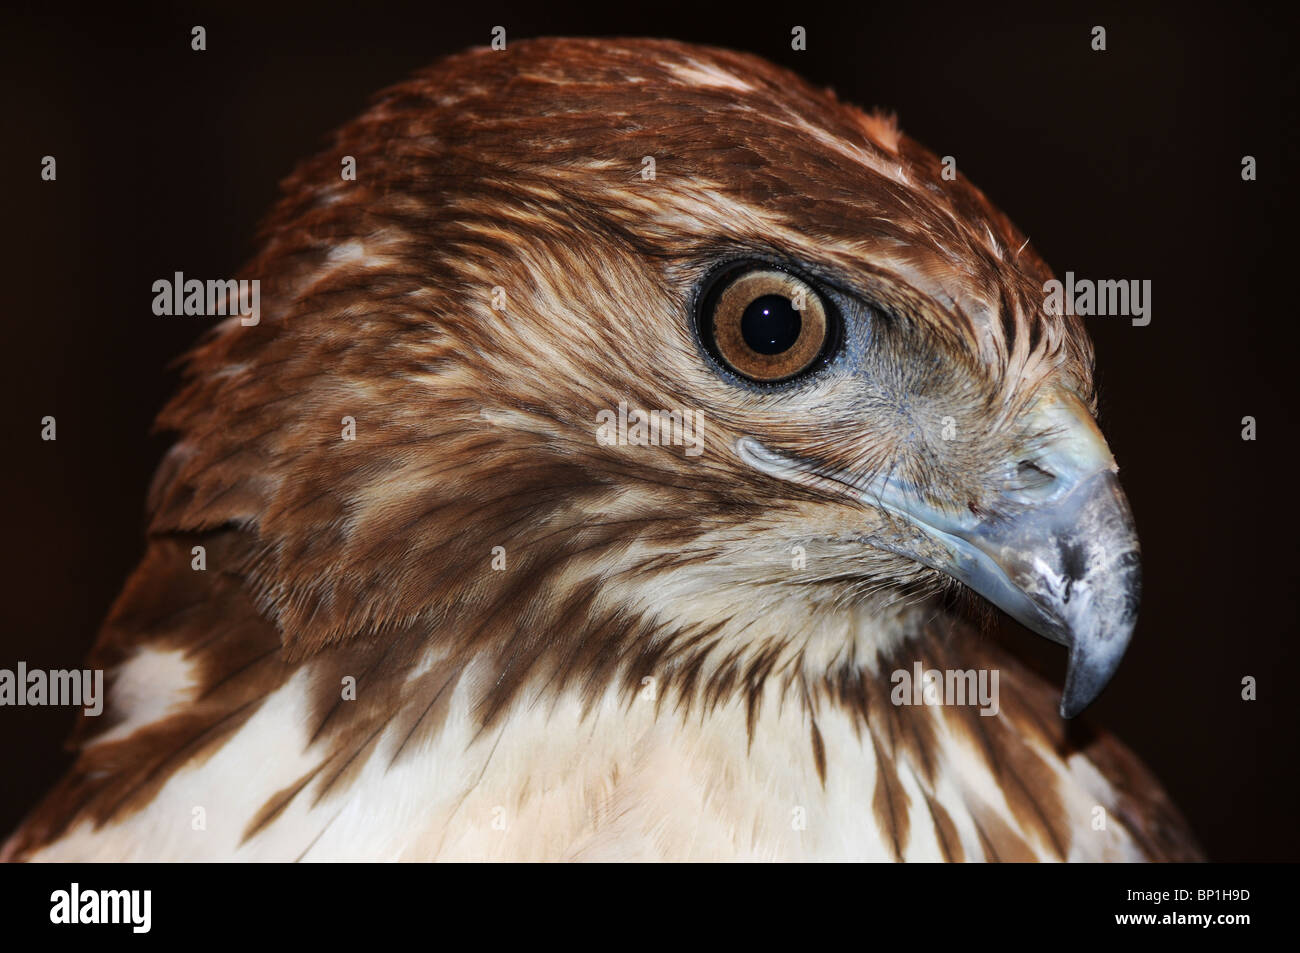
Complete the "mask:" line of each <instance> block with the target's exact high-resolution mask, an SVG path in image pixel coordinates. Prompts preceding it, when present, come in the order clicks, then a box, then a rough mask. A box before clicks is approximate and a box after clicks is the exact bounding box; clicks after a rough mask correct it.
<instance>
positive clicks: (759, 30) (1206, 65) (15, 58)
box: [0, 0, 1300, 860]
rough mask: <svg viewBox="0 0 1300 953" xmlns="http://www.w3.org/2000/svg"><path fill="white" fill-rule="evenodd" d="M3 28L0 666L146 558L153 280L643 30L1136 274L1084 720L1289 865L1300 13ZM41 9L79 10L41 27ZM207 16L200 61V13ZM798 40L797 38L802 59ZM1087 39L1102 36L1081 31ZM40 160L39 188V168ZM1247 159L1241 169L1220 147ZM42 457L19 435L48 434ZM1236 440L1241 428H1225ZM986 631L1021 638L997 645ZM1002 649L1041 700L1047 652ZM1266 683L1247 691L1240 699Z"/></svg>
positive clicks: (9, 813)
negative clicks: (447, 66) (744, 66)
mask: <svg viewBox="0 0 1300 953" xmlns="http://www.w3.org/2000/svg"><path fill="white" fill-rule="evenodd" d="M40 6H43V5H36V4H30V5H27V6H26V7H25V8H24V6H22V5H20V6H19V7H18V8H17V9H13V8H12V5H11V8H10V9H6V10H5V12H4V13H3V14H0V17H3V20H2V22H3V30H2V31H0V37H2V39H0V43H3V47H2V48H0V52H3V63H2V64H0V69H2V70H3V71H4V74H5V81H4V85H3V96H4V100H3V113H2V115H3V122H4V126H5V129H4V136H3V149H2V150H0V153H2V154H0V162H2V163H3V166H2V170H3V187H4V196H5V198H4V204H5V209H6V211H5V217H4V229H3V232H2V233H0V235H2V238H0V240H2V241H3V242H4V248H3V259H2V260H3V262H4V292H5V293H4V299H5V305H6V309H5V310H6V313H5V315H4V328H5V335H4V340H5V346H6V347H5V357H6V358H7V360H6V368H5V373H4V375H3V395H4V398H3V399H4V404H3V407H4V414H3V417H4V426H5V434H4V446H5V448H6V460H5V465H4V466H3V468H0V476H2V478H3V481H4V483H3V495H2V497H0V499H2V500H3V507H4V516H5V524H4V525H5V539H6V545H5V546H4V549H3V563H4V565H3V586H4V590H3V593H4V600H3V612H4V616H3V628H2V629H0V667H7V668H13V667H14V666H15V665H16V664H17V662H18V660H20V659H21V660H25V661H26V662H27V663H28V665H29V666H31V667H36V668H66V667H76V666H78V665H79V661H80V659H81V657H82V655H83V653H84V652H85V650H86V649H87V647H88V646H89V644H90V643H91V641H92V639H93V637H94V634H95V632H96V630H97V628H98V626H99V623H100V621H101V620H102V618H103V616H104V614H105V612H106V610H107V608H108V606H109V604H110V603H111V601H112V599H113V598H114V596H115V595H116V594H117V591H118V589H119V587H120V586H121V584H122V582H123V580H124V579H125V577H126V575H127V573H128V572H129V571H130V569H131V568H132V567H133V565H134V563H135V561H136V560H137V559H138V558H139V556H140V554H141V553H142V551H143V539H142V532H141V530H142V526H143V517H142V506H143V499H144V493H145V489H146V487H147V485H148V481H149V477H150V475H151V473H152V471H153V468H154V466H155V465H156V464H157V461H158V460H159V458H160V457H161V454H162V452H163V451H164V449H165V448H166V446H167V438H166V437H165V436H163V435H152V436H151V433H150V432H151V423H152V420H153V417H154V416H155V415H156V413H157V412H158V410H159V409H160V408H161V406H162V405H163V403H164V401H165V400H166V398H167V397H168V396H169V394H170V393H171V391H172V390H173V389H174V388H175V386H176V383H177V375H176V374H175V372H174V371H172V370H168V369H167V368H168V364H169V362H170V361H172V360H173V359H174V358H176V357H177V356H178V355H179V354H181V353H182V352H183V351H184V350H185V349H186V347H187V346H188V345H189V344H190V343H192V342H193V340H194V339H195V338H196V337H197V335H198V334H199V332H200V330H201V329H202V327H203V326H204V325H205V324H206V323H207V322H206V320H205V319H200V318H178V317H156V316H154V315H153V314H152V312H151V309H150V304H151V301H152V292H151V290H150V286H151V284H152V282H153V281H154V280H156V279H158V278H160V277H170V276H171V274H172V272H174V271H184V272H186V273H187V274H191V275H196V276H208V277H216V276H223V275H225V276H228V275H233V274H234V273H235V272H236V271H237V270H238V269H239V267H240V266H241V265H242V264H243V262H244V261H245V260H246V259H248V258H249V257H251V255H252V253H253V252H254V247H253V244H252V238H253V231H254V227H255V224H256V222H257V220H258V218H259V216H261V215H262V214H264V213H265V212H266V210H267V209H268V208H269V205H270V203H271V201H272V200H273V198H274V197H275V195H276V188H277V186H276V183H277V182H278V180H279V179H281V178H282V177H283V176H285V175H286V174H287V173H288V172H289V171H290V170H291V168H292V167H293V164H294V162H295V161H296V160H298V159H301V158H304V157H305V156H307V155H308V154H310V153H311V152H313V151H315V150H316V149H318V148H319V147H320V146H321V145H322V144H323V143H324V138H325V136H326V134H327V133H328V132H329V131H330V130H331V129H332V128H333V127H335V126H337V125H338V124H340V123H341V122H343V121H345V120H347V119H349V118H350V117H352V116H354V115H356V114H357V113H358V112H360V111H361V110H362V109H363V107H364V106H365V104H366V102H367V99H368V97H369V96H370V95H371V94H373V93H374V92H376V91H377V90H379V89H381V88H382V87H384V86H386V85H388V84H391V83H393V82H395V81H397V80H399V79H401V78H403V77H404V76H405V75H406V74H407V73H409V72H410V71H411V70H413V69H415V68H417V67H420V66H422V65H425V64H427V63H428V62H430V61H431V60H433V59H435V58H436V57H438V56H440V55H443V54H445V53H449V52H454V51H458V50H460V49H463V48H465V47H467V46H471V45H481V44H485V43H487V42H488V41H489V39H490V33H491V29H492V27H493V26H495V25H498V24H500V25H503V26H505V27H506V29H507V31H508V36H509V39H510V40H512V41H513V40H518V39H522V38H525V37H529V36H538V35H562V34H569V35H608V36H617V35H638V36H662V37H671V38H676V39H683V40H692V41H699V42H707V43H712V44H716V45H721V46H728V47H732V48H735V49H740V50H746V51H749V52H753V53H757V54H760V55H763V56H766V57H768V58H769V59H772V60H775V61H777V62H779V63H782V64H784V65H787V66H790V67H792V68H793V69H795V70H797V71H798V72H800V73H802V74H803V75H805V76H806V77H808V78H810V79H811V80H813V81H815V82H818V83H821V84H825V85H831V86H834V87H835V89H836V90H837V91H838V92H839V93H840V95H841V96H842V97H843V98H845V99H847V100H849V101H852V102H856V103H858V104H860V105H863V106H867V107H873V106H880V107H884V108H887V109H890V110H895V111H897V113H898V115H899V118H900V122H901V125H902V127H903V129H904V130H905V131H906V132H908V133H909V134H911V135H912V136H914V137H915V138H917V139H919V140H920V141H921V142H923V143H925V144H926V145H928V146H929V147H930V148H931V149H933V150H934V151H935V152H937V153H939V154H940V155H946V154H950V155H953V156H955V157H956V159H957V162H958V167H959V169H960V171H961V172H962V173H963V174H964V175H967V176H969V177H970V178H971V179H972V180H973V181H974V182H975V183H976V184H977V185H979V186H980V187H981V188H982V189H983V190H984V191H985V192H986V194H988V195H989V197H990V198H991V199H992V200H993V202H994V203H995V204H997V205H999V206H1000V207H1001V208H1002V209H1003V210H1004V211H1005V212H1007V213H1008V214H1009V215H1010V217H1011V218H1012V220H1013V221H1015V222H1016V223H1017V224H1018V225H1019V226H1020V227H1021V228H1022V229H1023V230H1024V231H1025V232H1026V233H1027V234H1029V235H1030V237H1031V238H1032V240H1033V242H1034V244H1035V246H1036V247H1037V248H1038V250H1039V251H1040V253H1041V254H1042V255H1043V256H1044V257H1045V258H1046V259H1047V261H1048V262H1049V263H1050V264H1051V265H1052V266H1053V268H1054V269H1055V270H1056V271H1057V273H1058V274H1059V275H1062V276H1063V275H1064V273H1065V272H1066V271H1073V272H1075V274H1076V275H1077V276H1079V277H1092V278H1125V279H1139V280H1142V279H1149V280H1150V281H1151V282H1152V284H1153V291H1152V304H1153V311H1152V322H1151V324H1150V325H1149V326H1147V327H1143V328H1136V327H1132V326H1131V325H1130V323H1129V321H1128V320H1127V319H1124V318H1115V317H1110V318H1089V319H1087V322H1088V326H1089V329H1090V330H1091V332H1092V335H1093V338H1094V340H1095V342H1096V345H1097V363H1098V374H1099V379H1100V384H1101V389H1102V413H1101V424H1102V428H1103V430H1104V431H1105V432H1106V434H1107V436H1108V438H1109V440H1110V442H1111V446H1112V449H1113V450H1114V452H1115V455H1116V457H1117V458H1118V460H1119V462H1120V465H1121V468H1122V474H1121V478H1122V480H1123V483H1124V486H1125V488H1126V490H1127V491H1128V494H1129V497H1130V500H1131V503H1132V506H1133V510H1134V512H1135V515H1136V519H1137V522H1138V529H1139V533H1140V535H1141V539H1142V545H1143V550H1144V568H1145V597H1144V604H1143V610H1142V618H1141V620H1140V622H1139V625H1138V630H1137V634H1136V636H1135V639H1134V642H1133V645H1132V646H1131V648H1130V650H1129V655H1128V658H1127V659H1126V661H1125V663H1124V665H1123V667H1122V668H1121V669H1120V672H1119V674H1118V676H1117V677H1116V679H1115V681H1114V683H1113V684H1112V686H1111V687H1110V688H1109V689H1108V690H1107V692H1106V693H1105V695H1104V696H1103V697H1102V699H1101V700H1100V701H1099V702H1098V703H1097V704H1096V705H1095V706H1094V707H1093V708H1092V709H1091V710H1090V712H1089V713H1088V715H1087V716H1086V717H1088V718H1089V719H1090V720H1091V721H1093V722H1095V723H1096V724H1099V725H1104V726H1106V727H1108V728H1110V729H1111V730H1113V731H1115V732H1116V733H1117V734H1119V735H1120V736H1121V737H1122V738H1124V739H1125V740H1126V741H1127V742H1128V743H1129V744H1130V745H1131V746H1132V747H1133V748H1134V749H1135V750H1136V751H1137V752H1138V753H1139V754H1140V755H1141V756H1142V757H1143V758H1144V759H1145V760H1146V761H1147V763H1148V764H1149V765H1150V766H1151V767H1152V768H1153V769H1154V770H1155V772H1156V773H1157V774H1158V775H1159V776H1160V777H1161V778H1162V779H1163V781H1164V782H1165V784H1166V785H1167V787H1168V789H1169V792H1170V794H1171V795H1172V797H1173V799H1174V800H1175V802H1177V803H1178V804H1179V805H1180V806H1181V807H1182V809H1183V811H1184V813H1185V814H1186V815H1187V817H1188V819H1189V821H1190V822H1191V824H1192V827H1193V829H1194V830H1195V831H1196V833H1197V835H1198V836H1199V837H1200V839H1201V841H1202V843H1203V845H1204V846H1205V848H1206V849H1207V852H1208V853H1209V855H1210V857H1211V858H1212V859H1216V860H1280V859H1286V860H1294V859H1297V858H1298V857H1300V850H1298V849H1297V847H1298V845H1300V837H1298V835H1297V825H1296V823H1295V815H1294V810H1295V804H1296V780H1297V777H1296V775H1297V744H1296V740H1297V716H1296V711H1295V707H1294V703H1293V699H1292V697H1291V695H1292V692H1291V689H1292V685H1291V680H1292V679H1293V678H1294V677H1295V667H1296V663H1297V658H1296V655H1297V650H1296V645H1295V636H1296V628H1297V626H1296V621H1295V620H1296V572H1295V555H1294V554H1295V545H1296V544H1295V532H1294V531H1295V519H1294V515H1293V514H1294V512H1295V498H1294V495H1293V494H1294V492H1295V491H1294V490H1293V484H1294V481H1295V478H1294V474H1295V469H1294V466H1293V456H1294V455H1293V453H1292V452H1290V451H1289V450H1288V447H1289V446H1290V438H1291V435H1292V432H1293V428H1294V426H1295V405H1294V402H1293V401H1292V400H1291V399H1290V397H1291V394H1292V388H1293V386H1294V383H1295V373H1296V372H1295V370H1294V362H1295V354H1296V343H1297V333H1296V324H1297V315H1296V313H1295V310H1294V304H1293V298H1294V295H1293V294H1292V293H1291V288H1290V286H1291V283H1292V282H1293V281H1294V276H1295V273H1296V268H1295V264H1294V261H1293V260H1292V259H1291V258H1290V257H1289V252H1290V249H1288V248H1285V247H1279V245H1278V244H1277V243H1279V242H1284V241H1285V238H1284V233H1283V228H1282V223H1281V219H1282V212H1281V208H1280V206H1281V204H1282V203H1283V201H1284V200H1285V199H1286V198H1288V197H1289V196H1290V192H1291V189H1290V180H1291V177H1292V176H1293V174H1294V169H1295V158H1296V157H1295V151H1294V142H1293V140H1292V139H1291V138H1290V137H1291V136H1292V134H1293V133H1292V129H1293V127H1294V125H1295V122H1296V115H1295V103H1294V99H1295V97H1294V93H1295V76H1294V72H1293V67H1291V66H1290V65H1289V64H1284V63H1283V56H1284V55H1287V56H1289V55H1290V52H1289V48H1288V42H1287V40H1286V34H1287V33H1288V32H1289V31H1290V25H1289V24H1285V23H1282V22H1279V21H1278V20H1276V19H1274V17H1275V16H1280V14H1278V15H1274V14H1269V13H1264V12H1259V11H1254V10H1251V9H1250V8H1249V7H1248V6H1247V5H1245V4H1240V3H1239V4H1233V5H1231V6H1224V7H1218V8H1212V7H1201V8H1193V7H1188V6H1186V5H1182V6H1180V7H1179V8H1177V9H1176V10H1175V9H1168V10H1163V11H1162V10H1159V9H1155V8H1153V9H1150V10H1147V11H1136V10H1133V9H1132V8H1131V7H1129V8H1116V9H1113V10H1107V9H1106V8H1105V7H1103V6H1101V5H1098V4H1088V5H1087V6H1086V7H1085V8H1080V9H1068V8H1059V9H1057V8H1049V7H1042V8H1038V7H1024V8H1019V9H994V8H992V7H988V6H986V5H982V4H981V5H973V4H972V5H962V6H954V7H952V8H947V7H945V6H943V5H942V4H934V3H925V4H915V5H911V6H910V7H909V8H908V9H902V8H903V7H904V6H906V5H904V4H898V3H896V2H891V3H886V4H872V3H861V4H859V3H854V4H845V5H843V6H835V7H832V6H828V5H822V4H818V3H813V2H806V3H799V4H796V5H793V6H792V7H790V8H787V9H785V10H772V11H770V12H766V11H764V10H762V9H759V8H757V7H754V6H749V5H737V6H734V7H729V6H723V5H718V6H711V5H706V4H704V3H701V2H699V0H695V2H690V3H672V2H661V0H653V2H650V3H641V4H635V3H624V4H618V5H614V4H591V5H589V6H587V5H566V4H545V3H537V2H535V0H534V2H523V3H505V4H503V3H460V4H454V5H450V4H439V3H436V2H425V3H421V4H418V5H413V6H411V7H410V8H404V9H402V8H395V7H393V8H389V7H384V6H382V5H379V4H331V3H313V4H305V5H302V6H298V7H291V6H277V7H270V6H268V5H263V4H253V5H241V4H230V3H222V4H211V5H207V6H203V5H196V6H191V7H182V6H173V5H169V4H142V5H139V6H137V7H135V8H134V9H131V10H114V11H111V12H110V11H108V10H100V11H97V12H65V13H63V15H62V16H60V17H54V16H51V15H48V14H46V13H44V12H41V11H40ZM60 9H62V10H65V11H66V10H70V9H71V8H67V7H64V6H63V5H60ZM195 24H201V25H203V26H205V27H206V28H207V35H208V39H207V44H208V49H207V51H206V52H203V53H197V52H193V51H191V49H190V27H191V26H193V25H195ZM794 24H800V25H803V26H805V27H806V28H807V32H808V49H807V51H804V52H795V51H792V50H791V49H790V29H791V27H792V26H793V25H794ZM1098 24H1100V25H1103V26H1105V27H1106V30H1107V46H1108V48H1107V50H1106V51H1105V52H1102V53H1098V52H1093V51H1092V50H1091V48H1090V40H1091V28H1092V27H1093V26H1094V25H1098ZM44 155H54V156H55V157H56V158H57V160H58V179H57V181H56V182H53V183H50V182H43V181H41V180H40V175H39V172H40V160H41V157H42V156H44ZM1244 155H1253V156H1255V157H1256V159H1257V160H1258V168H1259V173H1258V174H1259V179H1258V181H1255V182H1243V181H1242V179H1241V174H1240V173H1241V159H1242V156H1244ZM47 414H52V415H54V416H56V417H57V419H58V440H57V441H56V442H54V443H47V442H43V441H41V440H40V436H39V432H40V423H39V422H40V419H41V418H42V417H43V416H45V415H47ZM1245 415H1252V416H1254V417H1256V418H1257V420H1258V427H1259V437H1258V440H1257V441H1255V442H1245V441H1243V440H1242V439H1241V429H1242V424H1241V419H1242V417H1243V416H1245ZM1008 625H1009V624H1008ZM1010 637H1011V640H1012V642H1013V643H1014V644H1015V645H1016V646H1017V647H1018V648H1019V649H1020V650H1021V651H1022V653H1023V655H1024V656H1025V657H1027V658H1029V659H1030V660H1031V662H1032V663H1033V664H1035V665H1036V666H1037V667H1040V668H1041V669H1042V670H1043V671H1044V672H1045V673H1047V674H1048V675H1050V676H1051V677H1052V678H1053V679H1056V680H1058V681H1059V679H1060V678H1061V677H1062V674H1063V671H1064V663H1065V659H1064V655H1063V653H1061V652H1060V651H1059V650H1057V648H1056V647H1054V646H1051V645H1049V644H1047V643H1045V642H1042V641H1041V640H1039V639H1037V638H1035V637H1032V636H1030V635H1029V634H1027V633H1024V632H1019V633H1016V632H1013V633H1011V636H1010ZM1247 675H1250V676H1254V677H1255V678H1256V679H1257V680H1258V683H1259V689H1258V691H1259V699H1258V700H1257V701H1254V702H1244V701H1242V700H1241V697H1240V693H1241V680H1242V678H1243V677H1244V676H1247ZM73 718H74V716H73V713H72V712H71V711H70V710H66V709H64V710H60V709H49V708H43V709H31V708H27V709H17V708H6V709H0V766H2V767H0V776H2V777H3V779H4V780H3V785H2V786H0V837H2V836H3V834H4V833H5V832H7V831H8V830H9V829H11V828H12V827H13V826H14V825H15V824H16V823H17V822H18V820H19V819H20V818H21V816H22V814H23V812H24V811H25V810H26V809H27V808H28V807H30V806H31V804H32V803H33V802H34V800H35V799H36V798H37V797H38V796H39V795H40V794H41V793H42V792H43V791H44V790H45V789H46V788H48V787H49V785H50V784H51V783H52V782H53V780H54V779H55V778H56V777H57V775H58V774H59V772H60V771H61V770H62V768H63V767H64V766H65V765H66V763H67V761H68V755H67V754H66V753H64V752H62V751H61V749H60V742H61V741H62V739H63V738H64V737H65V736H66V734H67V733H68V731H69V730H70V728H71V726H72V722H73Z"/></svg>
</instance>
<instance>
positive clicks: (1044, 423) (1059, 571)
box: [736, 392, 1142, 718]
mask: <svg viewBox="0 0 1300 953" xmlns="http://www.w3.org/2000/svg"><path fill="white" fill-rule="evenodd" d="M1031 416H1032V417H1033V418H1035V419H1033V420H1032V421H1031V423H1032V425H1033V426H1034V427H1035V429H1038V428H1040V427H1041V428H1042V430H1043V432H1050V433H1052V434H1053V437H1052V438H1051V443H1050V445H1049V446H1048V447H1046V448H1045V452H1044V453H1043V454H1042V456H1041V460H1042V461H1043V463H1044V466H1045V467H1046V469H1047V470H1048V471H1050V473H1051V475H1052V479H1051V482H1050V485H1048V486H1044V487H1039V488H1036V489H1035V490H1033V491H1032V492H1024V493H1009V494H1007V497H1008V498H1007V501H1006V503H1007V507H1006V515H1001V516H997V517H990V516H986V515H982V514H975V513H972V512H970V510H969V508H967V507H960V508H954V509H952V510H951V511H949V510H948V509H940V508H938V507H935V506H932V505H929V504H927V503H925V502H923V495H922V494H920V493H918V492H916V490H915V488H912V487H908V486H906V485H904V484H902V483H901V482H899V481H897V480H893V479H891V478H889V477H887V476H869V475H860V474H857V475H855V474H842V473H834V474H832V473H825V472H820V471H818V470H817V469H816V468H814V467H812V466H811V465H810V464H807V463H805V462H803V461H800V460H797V459H794V458H791V457H787V456H785V455H783V454H780V453H776V452H774V451H772V450H769V449H768V448H767V447H765V446H763V445H762V444H761V443H760V442H759V441H757V440H755V439H753V438H752V437H742V438H740V440H738V441H737V443H736V452H737V454H738V455H739V456H740V458H741V459H742V460H744V461H745V462H746V463H748V464H749V465H750V466H752V467H754V468H755V469H757V470H759V471H761V472H763V473H766V474H768V475H770V476H773V477H777V478H779V479H783V480H788V481H791V482H796V483H809V482H817V483H819V484H822V485H827V484H829V485H834V486H837V487H839V488H840V489H841V490H842V491H844V492H845V493H846V495H848V496H850V497H852V498H854V499H856V500H857V502H859V503H861V504H864V505H867V506H871V507H874V508H876V509H879V510H883V511H885V512H887V513H889V514H890V515H892V516H894V517H896V518H897V519H899V520H901V521H903V522H905V523H907V524H909V525H911V526H913V527H915V528H916V529H917V530H919V531H920V532H921V533H922V534H923V535H924V536H925V537H926V538H927V539H928V540H930V541H931V542H932V543H935V544H937V546H938V548H939V550H940V551H941V552H942V553H943V554H944V555H943V556H942V557H941V558H936V557H935V556H934V555H933V554H931V553H920V552H916V551H912V550H911V549H910V548H909V547H907V546H905V545H902V544H898V543H894V542H891V541H880V542H878V543H877V545H879V546H880V547H881V548H882V549H886V550H887V551H889V552H893V553H896V554H898V555H900V556H904V557H906V558H909V559H913V560H915V561H917V562H920V563H922V564H924V565H927V566H929V567H930V568H932V569H935V570H938V571H939V572H943V573H946V574H947V575H949V576H951V577H953V578H954V579H957V580H958V581H960V582H962V583H964V584H966V585H967V586H969V587H970V588H971V589H973V590H974V591H975V592H977V593H979V594H980V595H981V596H983V597H984V598H985V599H987V600H988V601H989V602H991V603H993V604H994V605H995V606H997V607H998V608H1000V609H1002V610H1003V611H1004V612H1006V613H1007V614H1008V615H1010V616H1011V617H1012V618H1014V619H1015V620H1016V621H1018V622H1020V623H1021V624H1022V625H1024V626H1025V627H1026V628H1028V629H1030V630H1032V631H1034V632H1036V633H1038V634H1039V635H1041V636H1044V637H1046V638H1048V639H1051V640H1052V641H1053V642H1058V643H1060V644H1061V645H1064V646H1065V647H1066V648H1067V649H1069V663H1068V669H1067V672H1066V678H1065V688H1064V691H1063V693H1062V696H1061V705H1060V713H1061V715H1062V717H1064V718H1073V717H1074V716H1075V715H1077V714H1079V713H1080V712H1081V711H1083V710H1084V709H1085V708H1087V707H1088V705H1089V704H1091V703H1092V701H1093V700H1094V699H1095V698H1096V697H1097V696H1098V695H1099V694H1101V691H1102V689H1103V688H1105V687H1106V684H1107V682H1109V681H1110V679H1111V676H1112V675H1114V674H1115V670H1116V669H1117V668H1118V667H1119V663H1120V661H1121V660H1122V659H1123V657H1124V650H1125V649H1126V648H1127V646H1128V643H1129V639H1130V637H1131V636H1132V634H1133V627H1134V625H1135V623H1136V621H1137V610H1138V602H1139V599H1140V595H1141V587H1142V579H1141V560H1140V557H1139V549H1138V540H1137V534H1136V532H1135V530H1134V527H1133V518H1132V515H1131V514H1130V512H1129V508H1128V502H1127V500H1126V499H1125V497H1124V493H1123V491H1122V490H1121V489H1120V486H1119V481H1118V479H1117V478H1116V475H1115V474H1116V470H1117V468H1116V466H1115V461H1114V459H1113V458H1112V457H1111V454H1110V450H1109V449H1108V448H1107V446H1106V443H1105V441H1104V440H1103V439H1102V437H1101V434H1100V432H1098V430H1097V427H1096V424H1095V423H1094V422H1093V420H1092V417H1091V415H1089V414H1088V412H1087V410H1086V409H1085V408H1084V407H1083V405H1082V404H1081V403H1080V402H1079V401H1078V399H1077V398H1075V397H1074V396H1073V395H1071V394H1065V393H1062V392H1052V393H1051V394H1049V395H1047V396H1046V397H1044V398H1043V399H1042V400H1040V401H1039V403H1038V405H1036V406H1035V408H1034V410H1033V411H1032V412H1031Z"/></svg>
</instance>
